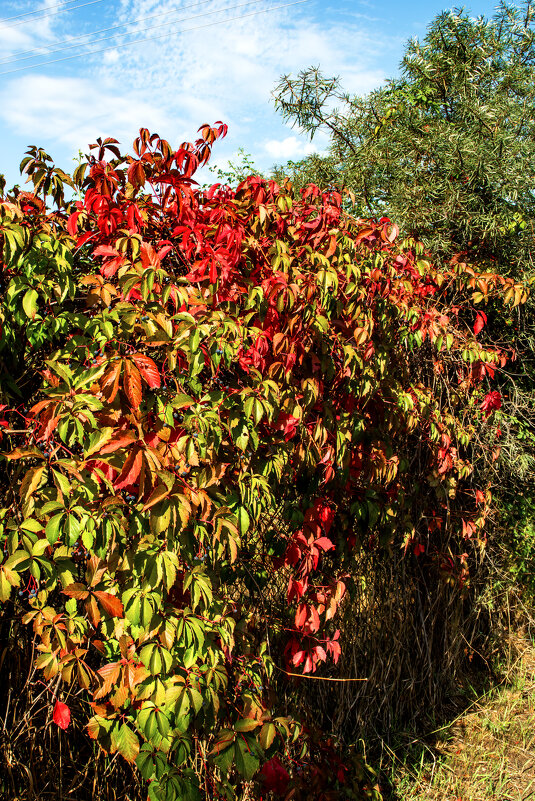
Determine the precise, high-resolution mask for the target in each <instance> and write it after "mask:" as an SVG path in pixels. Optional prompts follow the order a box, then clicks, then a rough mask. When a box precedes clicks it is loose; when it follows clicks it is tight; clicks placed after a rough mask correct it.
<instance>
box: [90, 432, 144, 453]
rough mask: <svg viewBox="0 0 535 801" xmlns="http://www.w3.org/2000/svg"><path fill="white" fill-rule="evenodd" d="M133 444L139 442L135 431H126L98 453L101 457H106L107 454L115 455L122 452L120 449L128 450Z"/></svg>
mask: <svg viewBox="0 0 535 801" xmlns="http://www.w3.org/2000/svg"><path fill="white" fill-rule="evenodd" d="M133 442H137V437H136V435H135V434H134V433H133V431H125V432H124V433H122V434H120V435H119V436H118V437H116V438H115V439H111V440H110V441H109V442H107V443H106V444H105V445H103V446H102V448H100V450H99V451H98V453H99V455H100V456H104V455H105V454H107V453H115V451H118V450H120V448H128V447H129V446H130V445H132V443H133Z"/></svg>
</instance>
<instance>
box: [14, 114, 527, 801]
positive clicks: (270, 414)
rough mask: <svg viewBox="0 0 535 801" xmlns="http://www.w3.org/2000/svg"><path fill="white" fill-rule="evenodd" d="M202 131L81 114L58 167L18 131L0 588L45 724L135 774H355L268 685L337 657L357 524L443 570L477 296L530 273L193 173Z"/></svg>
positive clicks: (329, 202)
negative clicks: (453, 257) (201, 184)
mask: <svg viewBox="0 0 535 801" xmlns="http://www.w3.org/2000/svg"><path fill="white" fill-rule="evenodd" d="M200 133H201V137H200V138H199V140H198V141H197V142H196V143H195V144H194V145H190V144H184V145H182V146H181V147H179V148H178V149H177V150H174V149H173V148H172V147H171V146H170V144H169V143H168V142H166V141H165V140H162V139H161V138H160V137H158V136H157V135H150V134H149V132H148V131H147V130H145V129H142V130H141V131H140V135H139V137H138V138H137V139H136V141H135V142H134V152H133V154H132V155H123V154H122V153H121V151H120V150H119V147H118V143H117V142H116V140H114V139H107V140H105V141H100V140H99V141H98V142H97V143H96V144H95V145H93V146H92V149H91V153H90V155H89V156H88V157H87V160H86V161H84V162H82V163H81V164H80V165H79V167H78V168H77V170H76V171H75V173H74V175H73V176H72V177H71V176H67V175H66V174H65V173H62V172H61V171H60V170H58V169H57V168H56V167H55V166H54V165H53V163H52V162H51V161H50V159H49V157H48V156H47V155H46V154H44V153H43V152H42V151H40V150H38V149H36V148H33V149H31V150H30V151H29V153H28V157H27V158H26V159H25V161H24V162H23V167H24V169H25V171H26V172H27V173H28V174H29V175H30V177H31V178H32V180H33V183H34V190H35V191H34V192H33V193H29V192H20V193H18V194H17V193H15V194H14V195H12V196H9V197H5V198H4V200H3V201H2V202H1V204H0V213H1V225H0V233H1V237H2V246H3V250H2V253H3V263H2V285H1V299H0V317H1V325H2V331H1V341H0V354H1V357H2V361H1V375H0V388H1V392H2V398H1V399H2V402H3V404H4V405H3V415H4V419H3V420H2V431H3V437H4V439H3V445H4V451H3V456H2V483H3V487H2V491H3V495H2V497H3V499H4V500H3V506H2V508H1V509H0V523H1V528H0V543H1V545H2V555H1V558H0V601H1V603H2V610H3V614H4V616H6V617H8V618H9V619H18V620H22V621H23V623H24V625H25V626H26V627H28V629H29V630H31V631H32V633H33V634H32V636H33V646H34V648H35V650H34V651H31V653H32V654H33V656H31V657H30V658H31V659H33V667H34V669H35V670H36V671H37V673H38V675H39V677H40V680H41V681H42V682H43V684H44V685H45V690H44V691H43V697H44V698H47V699H48V703H49V704H50V707H51V714H53V721H54V722H55V723H56V724H57V726H59V727H60V728H61V729H66V730H68V729H69V726H70V725H72V724H71V715H70V709H71V707H73V708H74V707H76V710H77V716H78V722H79V723H81V724H82V725H85V726H86V727H87V732H88V735H89V737H90V738H92V739H93V740H95V741H96V742H97V743H98V745H99V746H100V747H101V748H102V749H104V750H105V751H107V752H109V753H115V752H118V753H119V754H120V755H121V756H122V757H123V758H124V759H125V760H127V761H128V762H131V763H134V762H135V764H136V765H137V767H138V769H139V771H140V773H141V775H142V777H143V778H144V779H145V780H147V781H148V782H149V785H148V792H149V797H150V799H152V801H155V800H156V799H165V800H166V801H173V799H193V798H208V797H215V796H217V794H218V793H219V794H220V795H221V797H225V798H233V797H241V796H240V793H242V792H243V782H247V781H251V780H254V781H256V782H258V783H259V784H260V785H261V786H262V787H263V788H264V790H265V791H266V792H272V793H274V794H275V795H285V794H286V793H287V792H289V791H290V790H291V791H292V797H294V798H307V797H309V793H310V788H311V787H313V788H314V792H315V797H316V798H318V799H320V798H327V797H329V798H333V797H337V794H338V796H339V797H343V798H359V797H367V798H370V797H373V794H374V793H375V797H377V791H375V790H373V789H372V788H371V786H370V785H369V782H368V778H369V777H368V776H367V773H366V768H365V766H364V764H363V763H362V761H359V758H358V755H354V756H353V762H352V763H350V762H345V763H342V762H341V761H340V757H339V756H338V755H337V752H336V749H335V744H334V743H333V742H331V741H330V740H328V739H326V738H325V737H323V738H320V739H319V740H318V739H316V740H315V739H314V735H313V731H312V727H311V726H310V725H309V724H308V723H307V722H306V721H305V720H303V719H302V716H301V717H300V714H299V709H292V708H281V701H280V698H279V696H277V694H276V693H274V691H273V688H274V687H275V686H276V682H277V681H281V680H282V681H287V680H290V681H292V680H294V679H293V678H292V675H293V674H298V675H299V676H304V677H307V676H315V675H316V674H317V675H325V671H326V672H327V673H328V672H329V671H330V670H332V666H333V665H334V664H335V663H336V662H337V660H338V657H339V654H340V649H341V648H342V647H343V643H341V642H340V637H339V630H338V627H337V616H338V613H339V610H340V607H341V605H342V604H343V603H344V598H345V596H346V595H347V593H348V591H350V588H351V584H352V582H355V581H359V580H360V577H359V576H356V575H354V574H353V572H352V565H353V559H354V555H355V553H357V552H358V551H359V550H362V549H375V550H377V551H378V552H380V551H381V549H385V550H386V549H388V548H392V547H395V548H403V549H404V550H405V552H406V554H407V559H418V560H420V562H421V564H422V569H425V570H427V571H430V572H431V573H432V574H434V575H435V576H436V581H441V580H445V581H448V582H450V583H451V584H452V585H454V586H457V587H458V588H459V592H462V591H463V587H466V585H467V582H468V581H469V566H470V560H471V555H472V554H475V553H478V552H479V551H480V550H481V549H482V548H484V545H485V540H486V529H485V523H486V518H487V514H488V510H489V505H490V500H491V497H490V492H489V490H488V487H487V486H486V485H480V484H478V483H477V482H476V481H475V480H474V477H473V464H472V448H471V443H472V441H473V438H474V436H476V435H477V432H478V431H479V429H480V428H481V427H482V426H490V425H492V414H493V412H494V410H496V409H497V408H499V406H500V403H501V397H500V394H499V392H497V391H496V390H493V389H492V386H491V383H492V379H493V377H494V373H495V371H496V369H498V368H499V367H500V366H502V365H503V364H504V363H505V361H506V358H507V353H506V352H505V351H504V350H503V349H501V348H499V347H495V346H493V345H492V344H491V343H489V342H488V341H486V340H485V331H486V329H485V322H486V317H485V314H484V313H483V312H482V311H480V310H478V304H481V303H482V302H483V301H484V300H488V299H489V298H493V299H495V301H496V303H497V304H498V303H501V302H502V300H503V302H505V303H506V304H510V305H514V306H516V305H518V304H519V303H521V302H523V301H524V300H525V290H524V288H523V286H522V285H520V284H516V283H515V282H514V281H513V280H511V279H507V278H504V277H501V276H498V275H496V274H493V273H490V272H485V273H481V274H478V273H476V272H475V271H474V269H472V268H470V267H469V266H467V265H466V264H465V263H463V262H457V263H455V264H453V265H450V266H449V267H447V268H444V267H437V266H434V265H433V264H432V263H431V262H430V261H429V260H428V259H427V258H426V257H425V253H424V251H423V247H422V246H421V245H420V244H418V243H417V242H415V241H414V240H413V239H405V240H403V241H398V239H399V237H398V229H397V227H396V226H395V225H393V224H392V223H391V222H390V221H389V220H388V219H383V220H381V221H380V222H378V223H365V222H363V221H362V220H356V219H354V218H353V217H351V216H350V215H348V214H347V213H345V212H344V211H343V208H342V205H343V204H342V196H341V194H340V193H338V192H336V191H325V192H321V191H320V190H319V189H318V188H317V187H316V186H314V185H311V186H308V187H307V188H306V189H304V190H303V191H302V192H301V193H300V194H295V193H294V192H293V190H292V188H291V185H290V184H289V183H287V184H285V185H279V184H277V183H275V182H274V181H265V180H263V179H260V178H249V179H246V180H245V181H243V182H242V183H241V184H240V185H239V186H238V188H237V189H236V190H230V189H229V188H228V187H224V186H220V185H215V186H213V187H210V188H209V189H206V190H201V189H199V188H198V187H197V185H196V184H195V181H194V178H193V176H194V173H195V170H196V169H197V168H198V167H199V166H200V165H202V164H205V163H206V162H207V160H208V158H209V156H210V151H211V146H212V145H213V143H214V142H215V141H216V140H217V139H218V137H220V136H221V135H223V134H224V133H225V127H224V126H223V125H221V124H216V127H213V128H212V127H210V126H208V125H205V126H202V127H201V129H200ZM65 184H67V185H70V186H72V187H73V188H74V189H75V190H76V191H77V194H78V197H79V199H78V200H76V201H75V202H69V201H67V200H65V196H64V190H65ZM39 195H42V198H41V197H40V196H39ZM50 196H52V198H53V200H54V202H55V208H54V209H52V210H50V209H48V208H47V205H46V201H47V198H49V197H50ZM322 671H323V673H322ZM288 674H290V675H288ZM297 680H298V681H306V678H301V679H297ZM80 699H82V700H81V701H80ZM84 699H85V701H84ZM41 703H42V701H41ZM83 703H85V704H86V709H88V708H90V713H89V715H86V718H85V720H84V719H83V715H84V712H83V709H84V707H83ZM81 704H82V705H81ZM87 704H88V705H89V706H87ZM52 708H53V713H52ZM6 714H8V713H6ZM31 714H32V710H29V712H28V717H29V718H31ZM348 766H351V769H349V768H348ZM366 787H367V788H368V789H366ZM366 793H367V794H366Z"/></svg>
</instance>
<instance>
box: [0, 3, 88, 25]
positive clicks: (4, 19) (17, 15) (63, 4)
mask: <svg viewBox="0 0 535 801" xmlns="http://www.w3.org/2000/svg"><path fill="white" fill-rule="evenodd" d="M77 2H78V0H63V2H62V3H56V4H55V5H53V6H48V8H47V9H43V8H42V9H41V10H40V11H24V12H23V13H22V14H15V16H14V17H1V18H0V22H10V21H11V20H12V19H20V18H21V17H27V16H29V15H30V14H41V13H42V12H43V11H50V10H51V9H53V8H59V6H68V5H70V4H71V3H77Z"/></svg>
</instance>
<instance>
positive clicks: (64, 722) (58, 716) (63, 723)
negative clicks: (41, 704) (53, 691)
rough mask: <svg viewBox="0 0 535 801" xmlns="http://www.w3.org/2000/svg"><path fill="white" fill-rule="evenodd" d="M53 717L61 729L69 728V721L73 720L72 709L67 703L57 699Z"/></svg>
mask: <svg viewBox="0 0 535 801" xmlns="http://www.w3.org/2000/svg"><path fill="white" fill-rule="evenodd" d="M52 719H53V721H54V723H55V724H56V726H59V727H60V729H63V730H65V729H68V727H69V723H70V722H71V710H70V709H69V707H68V706H67V704H62V702H61V701H56V703H55V705H54V713H53V715H52Z"/></svg>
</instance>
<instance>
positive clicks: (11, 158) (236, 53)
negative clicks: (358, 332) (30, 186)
mask: <svg viewBox="0 0 535 801" xmlns="http://www.w3.org/2000/svg"><path fill="white" fill-rule="evenodd" d="M290 2H292V0H251V1H250V2H249V3H246V2H245V0H203V1H202V0H71V1H70V2H66V1H65V0H39V2H36V1H35V0H28V1H26V0H0V141H1V142H2V157H1V159H0V172H3V173H4V174H5V175H6V177H7V179H8V185H9V186H11V185H12V184H13V183H14V182H16V181H18V180H19V178H18V176H19V173H18V164H19V163H20V160H21V158H22V156H23V153H24V150H25V149H26V147H27V146H28V145H31V144H37V145H40V146H42V147H44V148H45V149H47V150H48V152H49V153H50V154H51V155H52V156H53V157H54V159H55V160H56V163H57V164H59V165H60V166H62V167H63V169H66V170H68V171H70V169H71V168H72V167H73V166H74V162H73V158H74V156H75V155H76V153H77V152H78V150H80V149H81V150H82V151H84V152H85V151H86V149H87V144H88V143H89V142H93V141H94V140H95V138H96V137H97V136H114V137H115V138H117V139H119V140H120V141H121V142H122V143H123V144H124V145H125V146H128V147H129V146H130V145H131V142H132V140H133V138H134V137H135V135H136V134H137V131H138V129H139V128H140V127H141V126H143V127H147V128H149V129H150V130H151V131H154V132H157V133H159V134H160V135H161V136H163V137H164V138H166V139H168V140H169V141H170V142H171V144H173V145H174V146H178V145H179V144H180V143H181V142H182V141H184V140H190V139H192V138H194V137H195V133H196V130H197V128H198V127H199V125H201V124H202V123H205V122H210V123H212V122H215V121H216V120H219V119H222V120H223V121H224V122H226V123H227V124H228V125H229V133H228V136H227V138H226V140H224V141H223V142H222V143H221V144H219V145H217V146H216V151H215V154H214V155H215V161H216V162H217V163H218V164H219V165H220V166H224V164H225V163H226V161H227V159H229V158H230V159H232V158H233V157H234V155H235V154H236V151H237V150H238V148H240V147H242V148H244V149H245V151H247V152H248V153H250V154H251V155H252V156H253V159H254V161H255V163H256V164H257V165H258V167H259V168H260V169H267V168H268V167H269V166H271V165H272V164H274V163H282V162H284V161H286V160H287V159H289V158H293V159H296V158H299V157H300V156H303V155H304V154H305V153H307V152H310V149H311V148H312V147H314V148H319V149H321V147H322V145H323V144H324V142H322V141H321V139H319V140H314V144H313V145H311V144H310V143H309V142H308V141H307V140H306V138H305V137H303V136H300V134H299V132H298V131H296V130H294V129H292V128H290V127H288V126H287V125H285V124H284V123H283V122H282V120H281V118H280V117H279V116H278V114H277V113H276V112H275V110H274V107H273V104H272V102H271V101H270V95H271V91H272V89H273V87H274V85H275V84H276V82H277V80H278V78H279V76H280V75H281V74H282V73H296V72H298V71H299V70H300V69H304V68H306V67H308V66H311V65H315V66H316V65H319V66H320V67H321V69H322V70H323V72H324V73H325V74H326V75H339V76H340V78H341V80H342V84H343V85H344V87H345V88H346V89H347V90H348V91H351V92H355V93H365V92H367V91H369V90H370V89H372V88H374V87H376V86H379V85H380V84H381V83H382V81H383V80H384V79H385V78H388V77H392V76H393V75H395V74H396V71H397V67H398V63H399V60H400V58H401V56H402V54H403V48H404V44H405V42H406V40H407V39H408V38H409V37H411V36H416V37H423V36H424V35H425V31H426V27H427V25H428V24H429V22H430V21H431V20H432V19H433V17H434V16H435V15H436V14H437V13H439V12H440V11H442V10H444V9H445V8H448V6H447V5H443V4H442V3H440V2H435V0H431V2H420V1H418V2H411V1H410V0H399V2H395V0H384V1H383V2H379V0H308V2H305V3H301V4H296V5H291V6H287V7H285V8H281V7H280V6H283V5H286V4H287V3H290ZM58 4H59V5H58ZM494 5H495V3H492V2H491V3H489V2H482V0H478V2H473V3H472V4H471V5H469V6H467V7H468V8H469V9H470V11H471V12H472V13H473V14H474V15H478V14H485V15H487V16H488V15H492V13H493V8H494ZM257 11H262V13H258V14H255V15H253V12H257ZM27 12H32V13H31V14H27ZM58 12H60V13H58ZM24 14H26V16H20V15H24ZM245 15H248V16H245ZM148 17H150V19H147V18H148ZM231 18H234V19H231ZM236 18H237V19H236ZM136 20H139V21H138V22H135V24H131V25H129V26H128V27H122V28H118V27H116V26H119V25H121V24H123V23H126V22H130V23H132V22H133V21H136ZM214 22H215V23H216V24H210V25H209V26H208V24H209V23H214ZM156 26H157V27H156ZM201 26H202V27H201ZM103 29H111V30H106V31H103V32H102V33H99V34H97V35H93V36H92V37H91V36H90V34H93V33H94V32H95V31H100V30H103ZM148 29H150V30H148ZM187 29H190V30H187ZM125 32H128V35H127V36H121V34H124V33H125ZM86 34H87V36H86V38H84V39H81V40H80V39H77V40H76V39H75V40H74V41H70V40H72V39H74V37H80V36H82V35H86ZM148 37H159V38H157V39H154V40H152V41H146V42H142V43H141V42H140V43H138V44H137V45H135V46H129V47H120V45H121V44H124V43H125V42H127V41H129V40H131V39H134V38H148ZM95 38H98V39H101V40H102V41H100V42H98V43H95V44H93V45H92V46H91V47H90V46H89V45H88V44H87V42H89V41H91V40H92V39H95ZM67 40H69V41H67ZM82 44H83V46H81V45H82ZM89 50H94V51H96V50H101V51H103V52H95V53H93V54H92V55H91V54H90V53H88V51H89ZM51 51H55V52H51ZM56 51H57V52H56ZM80 52H85V53H86V55H84V56H83V57H82V58H76V59H68V60H67V59H66V57H67V56H72V55H74V54H76V53H80ZM27 56H31V57H29V58H27ZM59 59H61V60H59ZM52 61H54V62H55V63H49V64H47V65H44V64H43V62H52ZM34 65H36V66H34ZM32 66H33V67H34V68H30V67H32ZM14 70H17V71H16V72H15V71H14Z"/></svg>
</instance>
